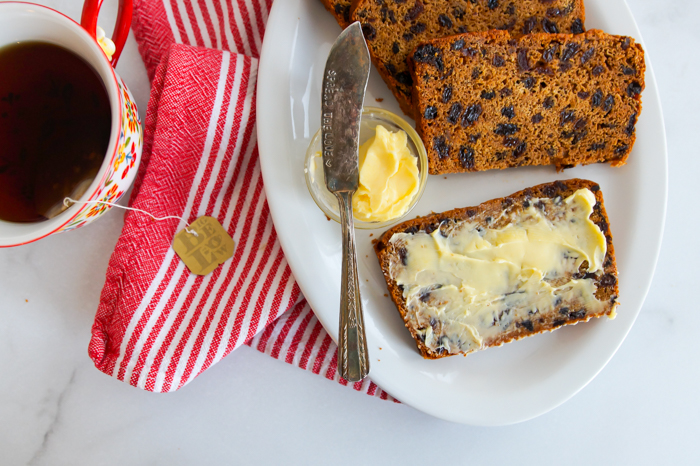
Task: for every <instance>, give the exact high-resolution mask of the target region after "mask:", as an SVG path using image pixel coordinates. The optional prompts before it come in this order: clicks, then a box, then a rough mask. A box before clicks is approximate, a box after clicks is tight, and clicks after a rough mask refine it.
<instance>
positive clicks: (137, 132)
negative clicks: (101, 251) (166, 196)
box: [57, 76, 143, 233]
mask: <svg viewBox="0 0 700 466" xmlns="http://www.w3.org/2000/svg"><path fill="white" fill-rule="evenodd" d="M117 85H118V86H119V91H120V92H119V100H120V105H121V115H122V118H121V127H120V130H119V141H118V143H117V150H116V151H115V152H114V154H113V155H112V159H111V161H110V164H109V165H110V167H109V171H108V172H107V176H106V177H105V178H104V181H103V182H102V184H101V185H100V187H99V188H98V190H97V192H96V193H95V195H93V196H92V197H91V198H90V201H100V202H109V203H115V202H117V201H118V200H119V199H120V198H121V197H122V195H123V194H124V192H125V191H126V190H127V189H128V188H129V186H131V183H132V182H133V180H134V177H135V176H136V169H137V168H138V162H139V160H140V159H141V150H142V148H143V127H142V125H141V119H140V118H139V114H138V110H137V108H136V104H135V103H134V98H133V96H132V95H131V93H130V92H129V90H128V89H127V87H126V86H125V85H124V82H123V81H122V80H121V78H120V77H118V76H117ZM110 208H111V206H109V205H106V204H101V203H93V202H91V203H89V204H85V205H84V207H83V208H82V209H81V210H80V212H79V213H78V214H77V215H76V216H75V217H74V218H73V219H72V220H71V221H70V222H69V223H68V224H66V225H65V226H64V227H62V228H61V229H59V230H58V231H57V233H58V232H61V231H68V230H73V229H75V228H79V227H81V226H83V225H85V224H86V223H88V222H89V221H92V220H94V219H95V218H97V217H99V216H101V215H103V214H104V213H105V212H107V211H108V210H109V209H110Z"/></svg>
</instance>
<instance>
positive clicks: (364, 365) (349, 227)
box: [335, 191, 369, 382]
mask: <svg viewBox="0 0 700 466" xmlns="http://www.w3.org/2000/svg"><path fill="white" fill-rule="evenodd" d="M352 194H353V193H352V191H340V192H336V193H335V195H336V197H337V198H338V203H339V207H340V219H341V222H340V223H341V226H342V230H343V232H342V233H343V271H342V278H341V283H340V287H341V290H340V332H339V337H338V373H339V374H340V376H341V377H343V378H344V379H345V380H347V381H349V382H357V381H359V380H362V379H363V378H365V377H366V376H367V374H368V373H369V360H368V356H367V340H366V337H365V323H364V319H363V318H362V301H361V300H360V282H359V280H358V278H357V254H356V252H355V229H354V225H353V221H352Z"/></svg>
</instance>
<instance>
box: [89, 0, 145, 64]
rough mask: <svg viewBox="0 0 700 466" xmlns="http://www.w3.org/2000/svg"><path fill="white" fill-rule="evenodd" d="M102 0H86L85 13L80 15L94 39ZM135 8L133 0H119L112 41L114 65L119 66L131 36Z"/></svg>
mask: <svg viewBox="0 0 700 466" xmlns="http://www.w3.org/2000/svg"><path fill="white" fill-rule="evenodd" d="M101 7H102V0H85V4H84V5H83V14H82V16H81V17H80V25H81V26H82V27H83V29H85V30H86V31H87V32H88V34H90V35H91V36H92V38H93V39H95V40H97V36H96V31H97V17H98V16H99V14H100V8H101ZM133 10H134V5H133V0H119V11H118V12H117V23H116V24H115V25H114V34H113V35H112V41H113V42H114V46H115V49H116V50H115V52H114V55H112V67H116V66H117V61H119V55H121V53H122V49H123V48H124V44H125V43H126V38H127V37H128V36H129V28H130V27H131V13H132V12H133Z"/></svg>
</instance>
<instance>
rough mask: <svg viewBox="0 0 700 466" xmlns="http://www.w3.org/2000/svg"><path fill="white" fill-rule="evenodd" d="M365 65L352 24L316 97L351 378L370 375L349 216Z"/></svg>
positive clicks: (341, 360)
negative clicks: (339, 254)
mask: <svg viewBox="0 0 700 466" xmlns="http://www.w3.org/2000/svg"><path fill="white" fill-rule="evenodd" d="M369 69H370V58H369V50H368V49H367V43H366V42H365V38H364V35H363V34H362V28H361V27H360V23H359V22H355V23H353V24H351V25H350V26H348V27H347V28H346V29H345V30H344V31H343V32H342V33H341V34H340V36H338V38H337V39H336V41H335V43H334V44H333V47H332V48H331V51H330V53H329V55H328V60H327V61H326V68H325V70H324V73H323V88H322V89H323V95H322V99H321V101H322V102H321V144H322V154H323V155H322V157H323V174H324V177H325V181H326V188H328V191H330V192H331V193H333V194H335V196H336V198H337V199H338V207H339V211H340V219H341V229H342V239H343V264H342V271H341V291H340V327H339V334H338V373H339V374H340V376H341V377H343V378H344V379H345V380H348V381H350V382H356V381H359V380H362V379H363V378H365V377H366V376H367V374H368V373H369V357H368V354H367V340H366V336H365V328H364V318H363V312H362V301H361V299H360V285H359V279H358V275H357V253H356V249H355V231H354V224H353V216H352V195H353V194H354V192H355V191H356V190H357V187H358V186H359V183H360V170H359V152H358V151H359V146H360V121H361V118H362V103H363V101H364V98H365V91H366V88H367V80H368V78H369Z"/></svg>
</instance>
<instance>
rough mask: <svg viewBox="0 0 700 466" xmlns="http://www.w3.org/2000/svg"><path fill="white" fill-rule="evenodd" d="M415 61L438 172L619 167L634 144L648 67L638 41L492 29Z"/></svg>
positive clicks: (421, 53) (426, 136) (441, 44)
mask: <svg viewBox="0 0 700 466" xmlns="http://www.w3.org/2000/svg"><path fill="white" fill-rule="evenodd" d="M411 60H412V62H411V64H412V68H413V69H412V71H413V79H414V80H415V83H414V84H415V85H414V89H413V91H414V101H415V104H416V110H417V113H418V115H417V119H416V129H417V130H418V133H419V134H420V135H421V138H422V139H423V143H424V144H425V147H426V150H427V152H428V160H429V171H430V173H431V174H442V173H454V172H467V171H480V170H489V169H493V168H508V167H517V166H522V165H555V166H556V167H557V169H562V168H569V167H573V166H575V165H585V164H590V163H595V162H610V164H611V165H612V166H620V165H624V163H625V162H626V160H627V157H628V156H629V153H630V151H631V150H632V145H633V144H634V141H635V124H636V123H637V118H638V117H639V114H640V112H641V111H642V102H641V95H640V94H641V92H642V90H643V89H644V70H645V65H644V51H643V50H642V48H641V46H640V45H639V44H637V43H635V41H634V40H633V39H631V38H630V37H624V36H613V35H610V34H606V33H604V32H602V31H597V30H590V31H587V32H586V33H584V34H578V35H569V34H531V35H527V36H523V37H520V38H519V39H513V38H512V37H511V36H510V35H509V34H508V33H507V32H503V31H490V32H484V33H474V34H462V35H457V36H452V37H447V38H444V39H436V40H433V41H430V42H427V43H425V44H422V45H420V46H418V47H417V48H416V50H415V51H414V53H413V54H412V55H411Z"/></svg>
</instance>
